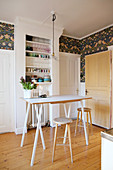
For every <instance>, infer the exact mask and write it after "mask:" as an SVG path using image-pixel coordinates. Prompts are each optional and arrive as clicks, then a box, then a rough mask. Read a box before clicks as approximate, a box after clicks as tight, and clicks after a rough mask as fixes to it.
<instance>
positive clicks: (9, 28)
mask: <svg viewBox="0 0 113 170" xmlns="http://www.w3.org/2000/svg"><path fill="white" fill-rule="evenodd" d="M0 49H6V50H14V25H11V24H7V23H2V22H0Z"/></svg>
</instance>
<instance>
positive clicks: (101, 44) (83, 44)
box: [80, 26, 113, 82]
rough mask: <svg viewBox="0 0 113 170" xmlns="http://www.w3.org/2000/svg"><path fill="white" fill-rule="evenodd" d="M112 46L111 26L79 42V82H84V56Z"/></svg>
mask: <svg viewBox="0 0 113 170" xmlns="http://www.w3.org/2000/svg"><path fill="white" fill-rule="evenodd" d="M110 45H113V26H112V27H109V28H107V29H104V30H103V31H100V32H98V33H95V34H93V35H91V36H89V37H87V38H84V39H82V40H81V41H80V52H81V75H80V77H81V82H85V55H88V54H93V53H97V52H101V51H106V50H108V48H107V46H110Z"/></svg>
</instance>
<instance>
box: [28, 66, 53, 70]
mask: <svg viewBox="0 0 113 170" xmlns="http://www.w3.org/2000/svg"><path fill="white" fill-rule="evenodd" d="M26 67H30V68H38V69H49V70H50V68H49V67H43V66H41V67H38V66H26Z"/></svg>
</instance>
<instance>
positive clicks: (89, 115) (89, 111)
mask: <svg viewBox="0 0 113 170" xmlns="http://www.w3.org/2000/svg"><path fill="white" fill-rule="evenodd" d="M89 116H90V124H91V130H92V118H91V111H89Z"/></svg>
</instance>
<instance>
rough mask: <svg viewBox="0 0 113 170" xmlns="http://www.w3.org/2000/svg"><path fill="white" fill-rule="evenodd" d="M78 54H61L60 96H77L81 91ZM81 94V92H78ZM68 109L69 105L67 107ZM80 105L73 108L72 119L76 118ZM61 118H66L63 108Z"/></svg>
mask: <svg viewBox="0 0 113 170" xmlns="http://www.w3.org/2000/svg"><path fill="white" fill-rule="evenodd" d="M79 61H80V60H79V57H78V55H76V54H69V53H67V54H66V53H60V94H61V95H64V94H77V92H78V90H79V81H80V79H79V77H80V71H79V70H80V66H79V64H80V63H79ZM78 93H79V92H78ZM67 107H68V105H67ZM77 107H78V103H77V102H76V103H73V104H72V107H71V117H72V118H75V117H76V110H77ZM60 116H64V109H63V106H61V107H60Z"/></svg>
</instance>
